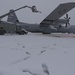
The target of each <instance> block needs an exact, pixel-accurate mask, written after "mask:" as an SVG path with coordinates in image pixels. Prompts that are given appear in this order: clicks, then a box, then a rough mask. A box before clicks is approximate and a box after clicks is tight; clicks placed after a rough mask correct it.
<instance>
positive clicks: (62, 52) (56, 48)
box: [0, 33, 75, 75]
mask: <svg viewBox="0 0 75 75" xmlns="http://www.w3.org/2000/svg"><path fill="white" fill-rule="evenodd" d="M43 63H44V64H46V65H47V67H48V70H49V73H50V74H49V75H75V34H57V33H54V34H46V35H43V34H39V33H38V34H36V33H35V34H34V33H29V34H27V35H16V34H13V35H10V34H5V35H1V36H0V75H33V74H35V75H47V74H46V73H44V71H43V68H42V64H43ZM25 71H27V72H25ZM31 72H32V73H31Z"/></svg>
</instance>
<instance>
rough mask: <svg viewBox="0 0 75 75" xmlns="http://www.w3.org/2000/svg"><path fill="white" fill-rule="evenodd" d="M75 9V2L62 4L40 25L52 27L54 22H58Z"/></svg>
mask: <svg viewBox="0 0 75 75" xmlns="http://www.w3.org/2000/svg"><path fill="white" fill-rule="evenodd" d="M74 7H75V2H72V3H63V4H60V5H59V6H58V7H57V8H56V9H55V10H54V11H53V12H52V13H51V14H49V15H48V16H47V17H46V18H45V19H44V20H43V21H42V22H41V23H40V25H42V26H43V25H50V24H51V23H52V22H53V21H54V20H58V19H59V18H60V17H62V16H63V15H64V14H66V13H67V12H68V11H70V10H71V9H73V8H74Z"/></svg>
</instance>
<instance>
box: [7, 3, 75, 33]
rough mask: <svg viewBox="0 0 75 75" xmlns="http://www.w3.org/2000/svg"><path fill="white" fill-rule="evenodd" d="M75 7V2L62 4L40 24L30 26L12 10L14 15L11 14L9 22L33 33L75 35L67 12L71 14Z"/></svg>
mask: <svg viewBox="0 0 75 75" xmlns="http://www.w3.org/2000/svg"><path fill="white" fill-rule="evenodd" d="M74 7H75V2H69V3H62V4H60V5H59V6H58V7H57V8H56V9H55V10H54V11H53V12H52V13H50V14H49V15H48V16H47V17H46V18H45V19H44V20H43V21H42V22H41V23H40V24H28V23H23V22H20V21H19V20H18V18H17V16H16V14H15V12H13V9H12V10H10V12H13V13H11V14H9V16H8V19H7V21H8V22H13V23H15V24H16V25H19V26H21V27H22V28H24V29H26V30H27V31H28V32H32V33H43V34H50V33H57V32H60V33H75V26H74V25H70V23H69V21H70V17H68V14H67V12H69V11H70V10H71V9H73V8H74ZM10 12H9V13H10ZM65 14H66V17H65V18H64V19H60V18H61V17H62V16H63V15H65ZM64 24H65V26H64Z"/></svg>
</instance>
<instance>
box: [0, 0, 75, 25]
mask: <svg viewBox="0 0 75 75" xmlns="http://www.w3.org/2000/svg"><path fill="white" fill-rule="evenodd" d="M65 2H75V0H0V15H2V14H5V13H7V12H8V11H9V10H10V9H16V8H18V7H21V6H24V5H28V6H32V5H36V7H37V9H38V10H39V11H41V12H42V13H41V14H40V13H36V14H35V13H32V12H31V10H30V9H27V8H26V9H22V10H20V11H17V12H16V14H17V16H18V18H19V20H20V21H22V22H26V23H40V22H41V21H42V20H43V19H44V18H45V17H46V16H48V15H49V14H50V13H51V12H52V11H53V10H54V9H55V8H56V7H57V6H58V5H59V4H60V3H65ZM69 16H70V17H71V21H70V23H71V24H75V8H74V9H72V10H71V11H70V12H69ZM3 20H6V18H5V19H3Z"/></svg>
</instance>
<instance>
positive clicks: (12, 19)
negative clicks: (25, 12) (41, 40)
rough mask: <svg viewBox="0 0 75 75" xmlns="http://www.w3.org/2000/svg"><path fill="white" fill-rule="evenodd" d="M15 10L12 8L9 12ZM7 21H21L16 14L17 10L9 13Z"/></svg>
mask: <svg viewBox="0 0 75 75" xmlns="http://www.w3.org/2000/svg"><path fill="white" fill-rule="evenodd" d="M13 11H14V10H13V9H12V10H10V11H9V12H13ZM7 21H8V22H13V23H16V22H19V20H18V18H17V16H16V14H15V12H13V13H11V14H9V15H8V18H7Z"/></svg>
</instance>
